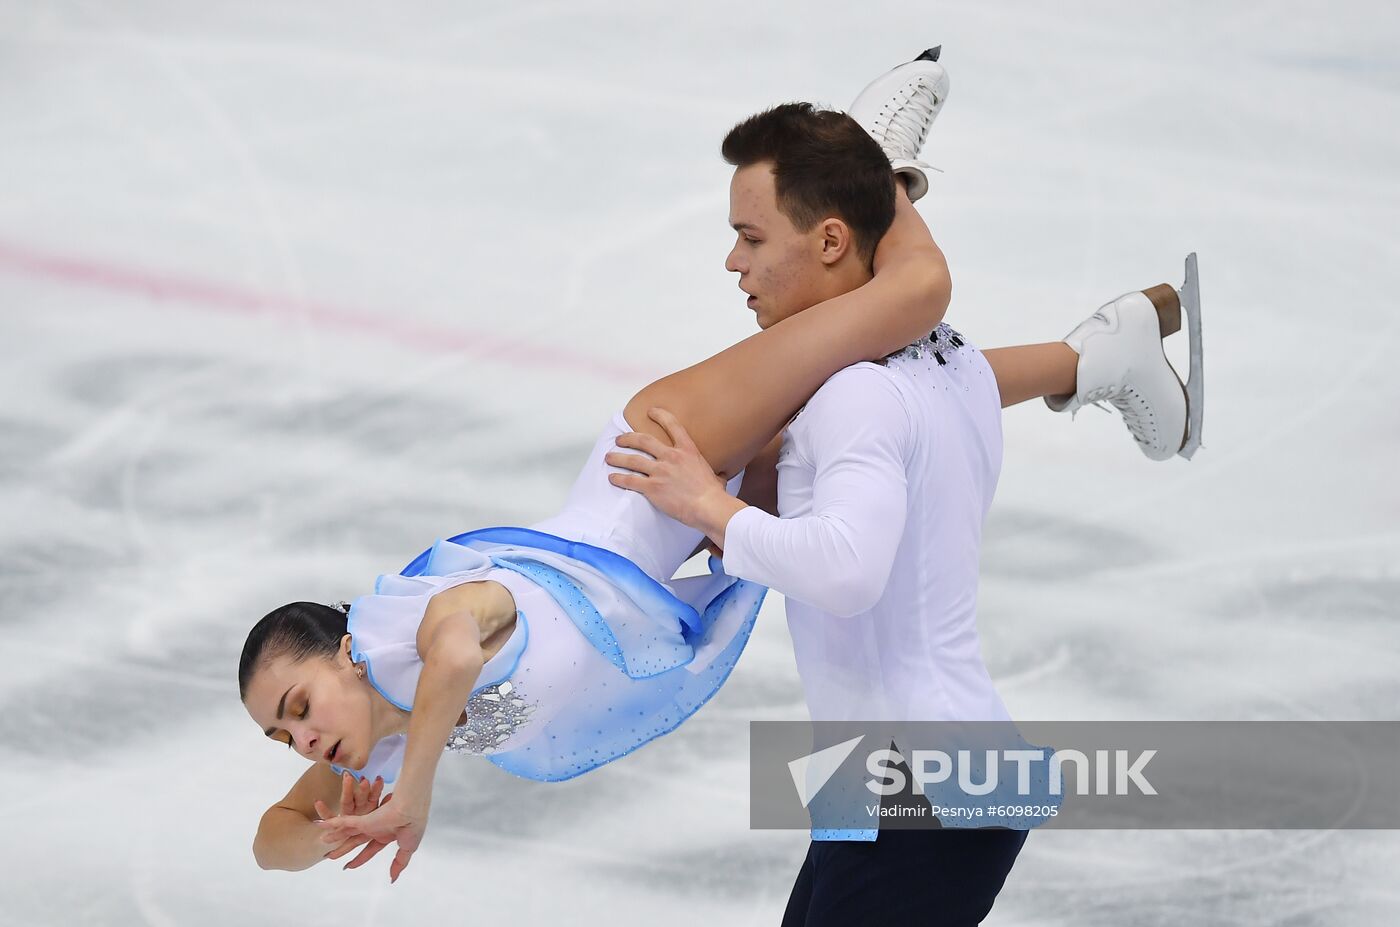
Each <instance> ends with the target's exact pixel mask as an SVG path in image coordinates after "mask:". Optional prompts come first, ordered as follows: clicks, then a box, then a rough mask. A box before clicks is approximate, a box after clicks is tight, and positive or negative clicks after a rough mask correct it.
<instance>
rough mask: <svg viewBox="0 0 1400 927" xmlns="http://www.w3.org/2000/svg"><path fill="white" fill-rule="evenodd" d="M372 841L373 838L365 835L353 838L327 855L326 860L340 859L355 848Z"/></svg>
mask: <svg viewBox="0 0 1400 927" xmlns="http://www.w3.org/2000/svg"><path fill="white" fill-rule="evenodd" d="M370 839H371V838H369V837H367V836H365V835H364V834H360V835H359V836H358V837H351V838H350V839H349V840H346V841H344V842H342V843H341V844H340V846H338V847H336V848H335V849H334V850H331V851H330V852H329V853H327V854H326V859H340V858H341V857H342V856H344V855H345V854H347V853H349V852H350V851H351V850H353V849H355V847H358V846H361V845H363V844H366V843H369V842H370Z"/></svg>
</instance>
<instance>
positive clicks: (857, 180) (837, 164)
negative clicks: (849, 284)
mask: <svg viewBox="0 0 1400 927" xmlns="http://www.w3.org/2000/svg"><path fill="white" fill-rule="evenodd" d="M720 152H721V153H722V154H723V155H724V160H726V161H728V162H729V163H730V164H732V165H734V166H735V167H747V166H749V165H751V164H758V163H760V162H762V161H771V162H772V163H773V180H774V184H775V187H776V189H777V195H778V209H779V210H781V211H782V213H783V215H785V216H787V218H788V220H789V221H791V222H792V224H793V225H794V226H795V227H796V228H797V229H798V230H799V231H803V232H805V231H807V230H809V229H810V228H812V226H814V225H816V224H817V223H818V222H820V221H821V220H822V219H825V218H826V217H828V216H836V217H837V218H839V219H841V220H843V221H844V222H845V223H846V224H847V225H848V226H850V228H851V235H852V238H853V240H854V243H855V247H856V251H857V253H858V254H860V256H861V257H862V258H863V259H864V260H865V261H866V262H867V263H869V262H870V259H871V258H872V257H873V256H874V254H875V246H876V245H877V244H879V242H880V238H881V237H882V236H883V235H884V234H885V232H887V231H888V230H889V227H890V224H891V223H893V222H894V174H893V172H892V171H891V170H890V161H889V158H887V157H885V153H884V152H883V151H881V150H880V146H879V144H878V143H877V142H876V141H875V139H873V138H871V137H870V134H869V133H868V132H866V131H865V130H864V129H862V128H861V127H860V123H858V122H856V121H855V120H854V119H852V118H851V117H850V116H848V115H846V114H845V113H838V112H834V111H832V110H823V109H817V108H816V107H814V106H812V104H810V103H784V104H782V105H781V106H775V107H773V108H772V109H769V110H765V111H764V112H761V113H757V114H756V115H753V116H750V117H749V118H748V119H745V120H744V121H743V122H741V123H739V124H738V125H736V126H735V127H734V128H732V129H730V130H729V134H728V135H726V136H725V137H724V143H723V144H722V145H721V146H720Z"/></svg>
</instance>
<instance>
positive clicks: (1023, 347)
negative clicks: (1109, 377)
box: [982, 341, 1079, 409]
mask: <svg viewBox="0 0 1400 927" xmlns="http://www.w3.org/2000/svg"><path fill="white" fill-rule="evenodd" d="M982 356H983V357H985V358H986V359H987V363H988V364H990V365H991V368H992V373H994V374H996V378H997V389H998V390H1000V391H1001V407H1002V408H1003V409H1005V408H1006V407H1007V406H1014V405H1015V404H1016V403H1018V402H1025V401H1026V400H1027V399H1038V398H1039V397H1041V396H1063V395H1065V394H1067V393H1073V392H1074V385H1075V373H1076V370H1077V369H1078V367H1079V355H1078V354H1076V353H1074V348H1071V347H1070V346H1069V345H1067V344H1065V343H1064V342H1063V341H1051V342H1049V343H1046V344H1020V345H1015V346H1014V347H1009V348H989V349H988V350H985V351H983V352H982Z"/></svg>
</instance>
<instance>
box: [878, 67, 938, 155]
mask: <svg viewBox="0 0 1400 927" xmlns="http://www.w3.org/2000/svg"><path fill="white" fill-rule="evenodd" d="M939 103H940V100H939V99H938V94H937V93H936V92H935V91H934V88H933V85H932V84H931V83H930V82H929V80H928V79H927V78H925V77H923V76H922V75H921V76H919V77H916V78H915V79H914V80H912V81H910V82H909V83H908V84H907V85H905V86H904V87H901V88H900V90H899V92H898V93H896V94H895V95H894V97H893V98H892V99H891V100H890V101H889V102H887V103H886V104H885V105H884V106H882V107H881V108H880V113H879V115H878V116H876V117H875V126H874V131H873V132H871V134H872V135H874V136H875V140H876V141H878V142H879V143H880V147H881V148H883V149H884V150H885V154H886V155H888V156H889V157H890V158H891V159H894V158H913V157H916V156H917V155H918V153H919V149H920V148H922V147H923V145H924V139H926V138H928V130H929V127H930V126H932V125H933V117H934V116H935V115H937V113H938V105H939Z"/></svg>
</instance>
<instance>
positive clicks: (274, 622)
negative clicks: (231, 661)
mask: <svg viewBox="0 0 1400 927" xmlns="http://www.w3.org/2000/svg"><path fill="white" fill-rule="evenodd" d="M346 618H347V614H346V612H345V611H343V610H341V609H339V608H336V607H334V606H331V605H321V604H319V603H317V602H293V603H291V604H290V605H283V606H282V607H281V608H274V609H273V610H272V611H270V612H268V613H267V614H266V615H264V616H263V617H262V620H260V621H259V622H258V623H257V624H255V625H253V630H251V631H249V632H248V639H247V640H246V641H244V643H243V656H242V657H240V658H239V660H238V696H239V698H247V697H248V684H249V683H250V682H252V681H253V675H254V674H255V673H256V672H257V671H258V670H259V669H261V668H262V667H263V666H266V665H267V664H268V663H271V662H272V661H273V660H275V659H277V658H278V657H290V658H291V660H292V662H294V663H299V662H301V661H302V660H305V659H306V658H308V657H322V658H324V659H331V658H333V657H334V656H335V655H336V652H337V651H339V650H340V640H341V638H343V637H344V636H345V633H346Z"/></svg>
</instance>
